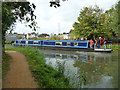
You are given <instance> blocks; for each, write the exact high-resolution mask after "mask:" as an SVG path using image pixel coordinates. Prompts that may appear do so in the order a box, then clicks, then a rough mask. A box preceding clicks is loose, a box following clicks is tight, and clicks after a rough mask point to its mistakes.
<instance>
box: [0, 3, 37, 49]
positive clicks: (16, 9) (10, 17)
mask: <svg viewBox="0 0 120 90" xmlns="http://www.w3.org/2000/svg"><path fill="white" fill-rule="evenodd" d="M35 8H36V6H35V5H34V4H30V3H29V2H2V45H3V51H4V42H5V33H6V31H7V30H12V29H13V28H14V27H15V22H16V21H20V22H23V21H24V22H30V24H29V25H28V26H29V27H30V28H31V29H32V30H36V28H38V27H37V23H36V22H35V19H36V16H35V15H34V10H35Z"/></svg>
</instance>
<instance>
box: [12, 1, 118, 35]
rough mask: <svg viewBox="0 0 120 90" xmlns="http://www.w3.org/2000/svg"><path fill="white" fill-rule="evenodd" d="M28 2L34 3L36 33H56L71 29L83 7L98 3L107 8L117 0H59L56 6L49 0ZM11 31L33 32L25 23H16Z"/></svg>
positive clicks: (102, 7)
mask: <svg viewBox="0 0 120 90" xmlns="http://www.w3.org/2000/svg"><path fill="white" fill-rule="evenodd" d="M28 1H30V3H34V4H35V5H36V9H35V15H36V16H37V19H36V22H37V25H38V26H39V27H40V29H37V31H36V33H39V34H41V33H47V34H50V35H51V34H58V33H63V32H66V33H68V32H69V31H70V29H73V27H72V25H73V23H74V22H76V21H77V17H78V16H79V14H80V11H81V9H83V7H89V6H93V7H94V5H98V6H99V7H100V8H101V9H103V10H109V9H110V8H111V7H112V5H114V4H116V3H117V1H118V0H68V1H65V2H63V1H60V4H61V6H60V7H58V8H54V7H50V4H49V2H50V0H28ZM13 32H17V33H20V34H23V33H25V34H27V33H31V32H34V31H33V30H31V29H30V28H29V27H25V24H21V23H20V22H17V23H16V28H15V30H14V31H13Z"/></svg>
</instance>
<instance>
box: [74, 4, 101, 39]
mask: <svg viewBox="0 0 120 90" xmlns="http://www.w3.org/2000/svg"><path fill="white" fill-rule="evenodd" d="M102 14H103V10H102V9H100V8H99V7H98V6H97V5H96V6H95V7H84V8H83V9H81V11H80V14H79V17H78V18H77V19H78V22H75V23H74V24H73V28H74V35H75V36H76V37H87V38H88V37H89V38H95V37H97V36H99V35H101V32H102V31H101V26H102V24H103V22H101V21H100V20H101V19H102V18H101V16H102ZM98 33H100V34H99V35H98Z"/></svg>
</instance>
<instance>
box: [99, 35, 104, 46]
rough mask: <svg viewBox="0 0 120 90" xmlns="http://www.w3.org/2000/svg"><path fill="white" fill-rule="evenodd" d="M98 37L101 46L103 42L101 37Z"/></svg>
mask: <svg viewBox="0 0 120 90" xmlns="http://www.w3.org/2000/svg"><path fill="white" fill-rule="evenodd" d="M99 39H100V46H102V45H103V43H104V41H103V38H101V37H99Z"/></svg>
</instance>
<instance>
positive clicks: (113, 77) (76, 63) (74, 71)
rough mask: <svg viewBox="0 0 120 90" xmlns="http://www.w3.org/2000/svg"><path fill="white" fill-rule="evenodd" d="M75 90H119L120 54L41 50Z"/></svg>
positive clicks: (50, 63) (48, 62)
mask: <svg viewBox="0 0 120 90" xmlns="http://www.w3.org/2000/svg"><path fill="white" fill-rule="evenodd" d="M40 51H41V52H43V53H44V54H45V56H46V63H47V64H48V65H50V66H52V67H54V68H55V69H56V70H58V71H59V72H61V73H63V74H64V75H65V76H66V77H67V78H68V79H69V82H70V84H72V85H73V86H74V88H118V52H117V51H115V52H114V51H113V52H112V53H95V52H78V51H74V52H73V51H57V50H40Z"/></svg>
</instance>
